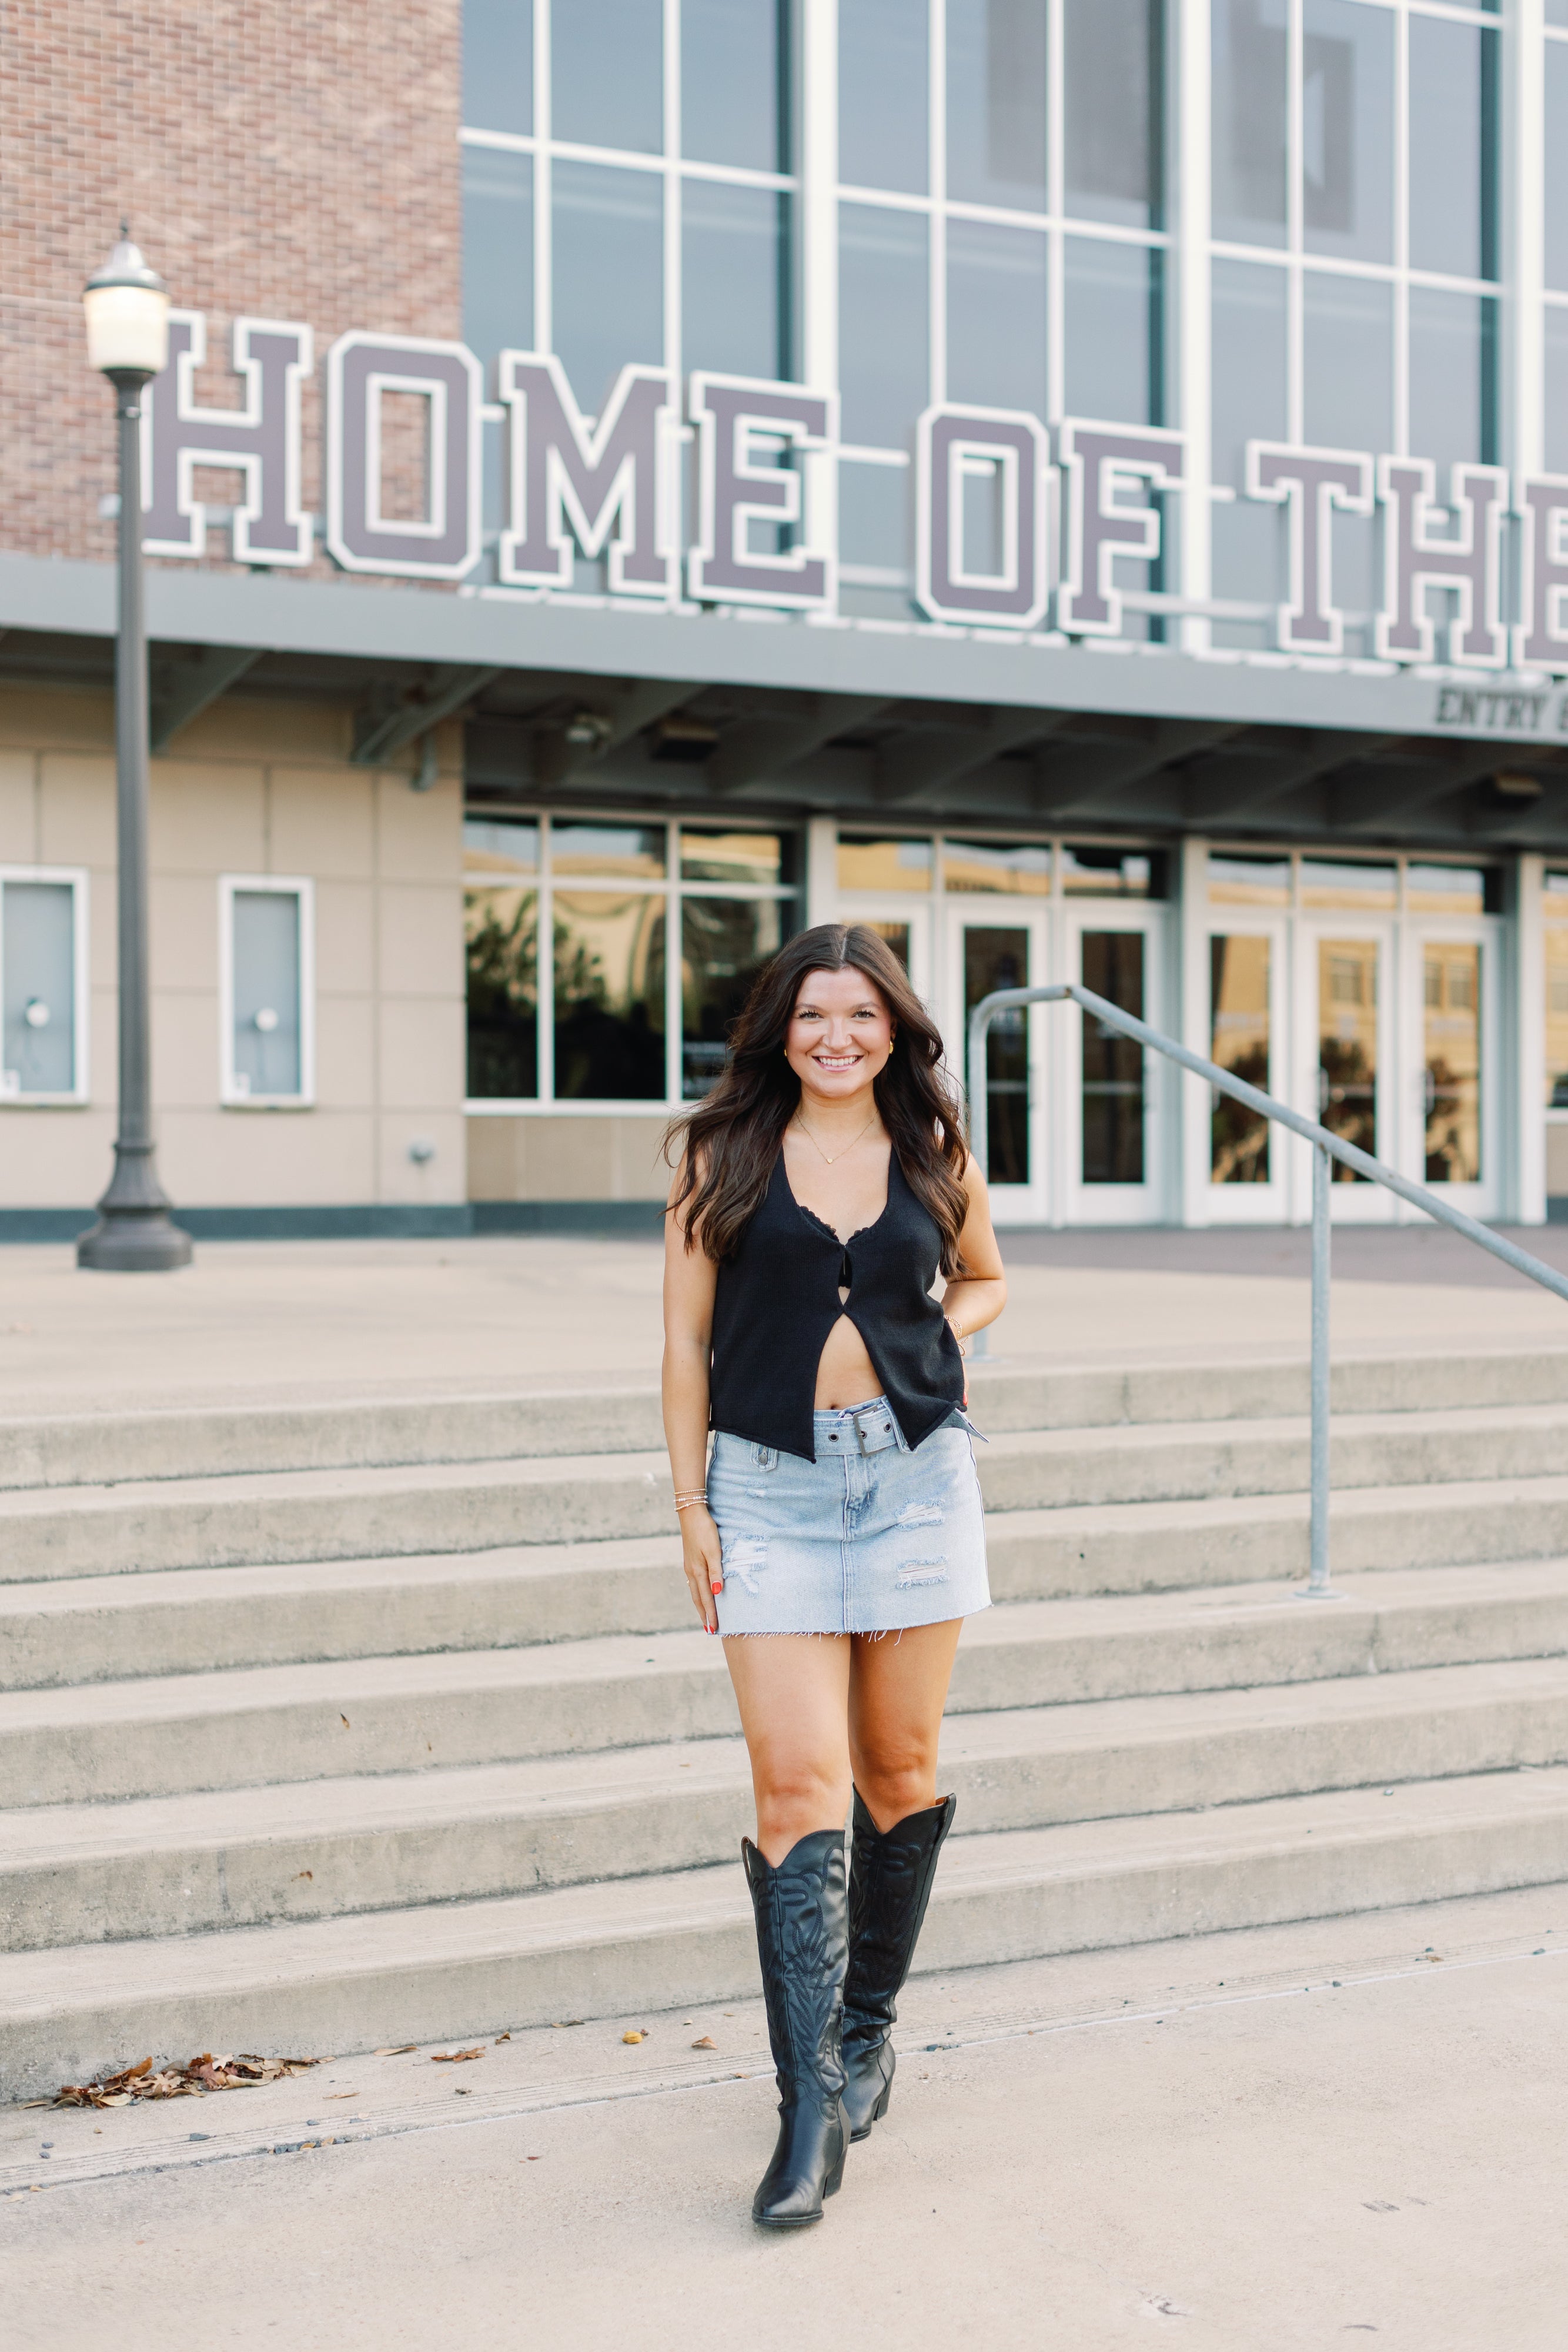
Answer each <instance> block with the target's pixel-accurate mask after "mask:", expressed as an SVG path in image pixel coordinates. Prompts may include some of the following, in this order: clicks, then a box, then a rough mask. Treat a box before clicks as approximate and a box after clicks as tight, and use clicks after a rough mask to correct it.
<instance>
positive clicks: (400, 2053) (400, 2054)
mask: <svg viewBox="0 0 1568 2352" xmlns="http://www.w3.org/2000/svg"><path fill="white" fill-rule="evenodd" d="M418 2048H419V2044H418V2042H388V2043H387V2045H386V2047H385V2048H384V2049H382V2050H378V2051H377V2052H376V2056H377V2057H378V2058H406V2057H407V2055H408V2053H409V2052H410V2051H411V2050H417V2049H418Z"/></svg>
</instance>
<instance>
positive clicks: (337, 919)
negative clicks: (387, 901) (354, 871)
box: [279, 867, 375, 996]
mask: <svg viewBox="0 0 1568 2352" xmlns="http://www.w3.org/2000/svg"><path fill="white" fill-rule="evenodd" d="M282 870H283V869H282V868H281V867H280V868H279V871H280V872H281V871H282ZM289 870H290V871H294V870H296V869H293V868H290V869H289ZM374 918H375V894H374V890H373V888H372V887H371V884H370V883H369V882H318V883H317V885H316V987H317V991H318V992H319V994H320V995H322V996H328V995H333V996H357V995H361V994H364V995H368V994H369V992H370V991H371V988H372V987H373V986H374V985H375V951H374V939H375V921H374Z"/></svg>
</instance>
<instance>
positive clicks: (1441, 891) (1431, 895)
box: [1405, 863, 1502, 915]
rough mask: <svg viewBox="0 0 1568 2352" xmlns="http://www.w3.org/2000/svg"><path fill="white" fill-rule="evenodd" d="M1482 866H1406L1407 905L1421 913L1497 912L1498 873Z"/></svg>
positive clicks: (1498, 911) (1483, 913)
mask: <svg viewBox="0 0 1568 2352" xmlns="http://www.w3.org/2000/svg"><path fill="white" fill-rule="evenodd" d="M1495 871H1496V870H1495V868H1492V867H1489V866H1417V865H1416V864H1414V863H1412V864H1410V865H1409V866H1406V868H1405V898H1406V905H1407V906H1409V907H1411V908H1418V909H1419V910H1420V911H1421V913H1423V914H1433V915H1491V914H1500V912H1501V911H1502V909H1501V897H1500V888H1499V887H1498V886H1499V884H1500V881H1501V877H1500V875H1496V878H1495V879H1494V875H1495Z"/></svg>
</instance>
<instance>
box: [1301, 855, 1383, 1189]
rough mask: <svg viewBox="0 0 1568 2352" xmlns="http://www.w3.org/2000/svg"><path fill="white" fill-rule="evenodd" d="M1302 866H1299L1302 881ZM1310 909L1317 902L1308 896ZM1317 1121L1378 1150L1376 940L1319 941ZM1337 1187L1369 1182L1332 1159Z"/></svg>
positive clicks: (1362, 1146) (1334, 1132) (1365, 1147)
mask: <svg viewBox="0 0 1568 2352" xmlns="http://www.w3.org/2000/svg"><path fill="white" fill-rule="evenodd" d="M1306 870H1307V869H1306V868H1305V867H1304V866H1303V868H1302V877H1303V880H1304V878H1305V875H1306ZM1302 895H1303V897H1304V898H1306V903H1307V904H1308V905H1309V906H1312V905H1314V904H1316V903H1318V902H1317V901H1315V900H1313V899H1312V898H1309V897H1306V893H1305V892H1304V891H1303V894H1302ZM1318 1118H1319V1119H1320V1120H1321V1121H1322V1125H1323V1126H1324V1127H1326V1128H1327V1129H1328V1130H1329V1133H1330V1134H1331V1135H1337V1136H1338V1137H1339V1138H1340V1139H1341V1140H1342V1141H1343V1142H1345V1143H1354V1144H1355V1145H1357V1146H1358V1148H1359V1149H1360V1150H1363V1151H1374V1152H1375V1150H1377V942H1376V940H1319V942H1318ZM1331 1173H1332V1176H1333V1181H1334V1182H1335V1183H1336V1184H1370V1183H1371V1181H1372V1179H1371V1177H1370V1176H1363V1175H1360V1174H1358V1172H1357V1171H1356V1170H1354V1168H1347V1167H1346V1166H1345V1164H1344V1162H1343V1160H1335V1161H1334V1163H1333V1169H1332V1171H1331Z"/></svg>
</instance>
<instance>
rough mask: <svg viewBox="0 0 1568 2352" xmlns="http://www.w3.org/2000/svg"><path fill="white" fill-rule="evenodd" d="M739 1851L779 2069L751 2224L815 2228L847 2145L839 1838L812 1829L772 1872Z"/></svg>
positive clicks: (746, 1844) (844, 1923)
mask: <svg viewBox="0 0 1568 2352" xmlns="http://www.w3.org/2000/svg"><path fill="white" fill-rule="evenodd" d="M740 1853H741V1859H742V1861H743V1862H744V1863H745V1864H746V1876H747V1884H748V1885H749V1886H750V1888H751V1905H752V1908H753V1910H754V1911H755V1912H756V1914H757V1950H758V1958H759V1959H760V1960H761V1962H762V1989H763V1991H764V1993H765V1994H766V1995H767V1999H768V2041H769V2042H771V2043H772V2045H773V2063H774V2065H775V2066H776V2067H777V2068H778V2070H779V2144H778V2146H777V2147H775V2149H774V2151H773V2161H772V2162H771V2164H769V2166H768V2169H767V2171H766V2172H765V2173H764V2174H763V2176H762V2183H761V2186H760V2187H759V2189H758V2191H757V2194H756V2196H755V2197H754V2198H753V2199H752V2200H751V2218H752V2220H753V2221H759V2222H760V2223H761V2224H762V2226H763V2228H764V2229H765V2230H800V2229H804V2227H805V2226H806V2224H807V2222H809V2221H821V2218H822V2200H823V2198H824V2197H831V2195H832V2194H833V2191H834V2190H835V2189H837V2188H838V2185H839V2183H840V2181H841V2179H843V2171H844V2149H845V2147H846V2146H847V2144H848V2142H847V2138H846V2135H845V2131H844V2119H843V2115H842V2113H841V2108H840V2105H839V2102H840V2099H841V2096H842V2095H843V2088H844V2063H843V2055H842V2052H841V2047H840V2033H841V2028H842V2023H843V2010H844V1963H845V1958H846V1952H847V1947H848V1919H847V1910H848V1905H847V1900H846V1893H845V1886H844V1837H843V1832H842V1831H841V1830H813V1831H812V1832H811V1834H810V1837H803V1838H801V1839H800V1842H799V1843H797V1844H795V1845H793V1846H791V1847H790V1849H789V1853H787V1854H786V1855H785V1857H784V1859H783V1861H782V1862H781V1863H780V1864H779V1867H778V1869H777V1870H775V1869H774V1868H773V1866H772V1864H770V1863H768V1861H767V1860H766V1859H765V1858H764V1857H763V1855H761V1854H760V1853H758V1850H757V1848H756V1847H755V1846H754V1845H753V1844H752V1843H751V1840H750V1839H749V1838H743V1839H742V1840H741V1844H740Z"/></svg>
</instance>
